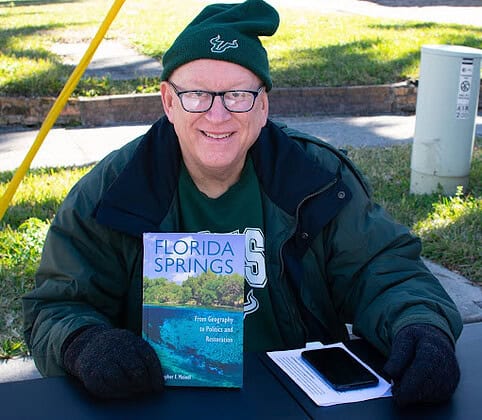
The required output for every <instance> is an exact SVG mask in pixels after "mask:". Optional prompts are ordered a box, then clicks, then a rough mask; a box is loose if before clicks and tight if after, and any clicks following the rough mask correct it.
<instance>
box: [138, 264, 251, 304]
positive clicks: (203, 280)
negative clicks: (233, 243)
mask: <svg viewBox="0 0 482 420" xmlns="http://www.w3.org/2000/svg"><path fill="white" fill-rule="evenodd" d="M143 291H144V303H151V304H168V305H197V306H203V307H213V306H229V307H238V308H239V307H242V305H243V299H244V294H243V292H244V278H243V276H240V275H239V274H231V275H220V274H215V273H213V272H212V271H207V272H205V273H201V274H200V275H199V276H196V277H194V276H189V277H188V278H187V279H186V280H184V281H183V282H182V284H177V283H174V282H170V281H168V280H167V279H165V278H155V279H150V278H147V277H144V284H143Z"/></svg>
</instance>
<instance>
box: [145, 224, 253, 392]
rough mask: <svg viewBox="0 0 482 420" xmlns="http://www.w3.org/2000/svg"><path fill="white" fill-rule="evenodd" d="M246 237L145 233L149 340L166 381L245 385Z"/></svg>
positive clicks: (239, 235) (146, 337) (146, 314)
mask: <svg viewBox="0 0 482 420" xmlns="http://www.w3.org/2000/svg"><path fill="white" fill-rule="evenodd" d="M244 267H245V235H241V234H210V233H196V234H187V233H145V234H144V264H143V310H142V315H143V323H142V325H143V327H142V333H143V337H144V338H145V339H146V340H147V342H148V343H149V344H150V345H151V346H152V347H153V348H154V350H155V351H156V353H157V355H158V357H159V360H160V361H161V365H162V369H163V373H164V379H165V384H166V385H167V386H210V387H233V388H236V387H241V386H242V384H243V302H244Z"/></svg>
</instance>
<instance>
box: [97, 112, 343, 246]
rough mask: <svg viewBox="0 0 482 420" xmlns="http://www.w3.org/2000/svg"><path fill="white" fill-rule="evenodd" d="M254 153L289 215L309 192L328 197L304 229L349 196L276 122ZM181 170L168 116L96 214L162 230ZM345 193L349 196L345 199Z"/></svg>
mask: <svg viewBox="0 0 482 420" xmlns="http://www.w3.org/2000/svg"><path fill="white" fill-rule="evenodd" d="M250 154H251V156H252V159H253V163H254V167H255V170H256V173H257V176H258V179H259V181H260V184H261V188H262V190H263V191H264V193H265V194H266V195H267V196H268V197H269V198H270V200H271V201H272V202H274V203H275V205H276V206H278V207H280V208H281V209H282V210H283V211H284V212H286V213H287V214H289V215H291V216H293V217H295V216H296V213H297V208H298V207H299V205H300V204H301V203H302V201H303V200H304V199H305V197H307V196H310V195H313V196H317V195H320V196H322V197H323V200H314V201H313V200H311V201H310V202H309V203H307V205H306V206H304V208H305V207H306V212H303V214H302V215H299V216H300V217H299V220H300V221H301V222H303V223H302V225H301V226H300V229H302V230H303V231H310V232H311V233H312V234H315V233H316V232H318V231H319V230H320V229H321V227H323V226H324V225H325V224H326V223H328V221H329V220H331V219H332V218H333V217H334V215H336V213H338V211H339V210H340V209H341V208H342V207H343V205H344V204H345V202H347V201H348V199H349V191H347V189H346V188H345V186H344V185H343V184H342V182H341V181H340V180H339V179H338V176H337V174H333V173H331V172H329V171H326V170H324V169H323V168H322V167H321V165H320V164H319V163H317V162H315V160H314V158H313V159H311V158H307V154H306V152H305V151H304V150H303V149H302V147H301V146H300V143H299V142H296V141H294V140H292V139H291V138H290V137H288V136H287V135H286V134H285V133H284V132H283V131H282V130H281V129H280V128H279V127H277V126H276V125H275V124H273V123H272V122H270V121H268V123H267V125H266V126H265V127H264V128H263V129H262V130H261V133H260V136H259V138H258V140H257V141H256V142H255V144H254V145H253V147H252V148H251V149H250ZM179 170H180V148H179V143H178V139H177V136H176V133H175V131H174V127H173V126H172V124H171V123H170V122H169V121H168V120H167V118H166V117H163V118H161V119H160V120H159V121H157V122H156V123H155V124H154V125H153V126H152V127H151V129H150V130H149V131H148V132H147V133H146V134H145V136H144V138H143V139H142V141H141V142H140V143H139V145H138V147H137V149H136V151H135V153H134V154H133V156H132V159H131V160H130V162H129V163H128V164H127V165H126V167H125V168H124V170H123V171H122V172H121V173H120V175H119V176H118V177H117V179H116V180H115V181H114V182H113V184H112V185H111V187H110V188H109V189H108V191H107V192H106V193H105V194H104V196H103V197H102V199H101V201H100V202H99V205H98V206H97V209H96V211H95V214H94V217H95V218H96V220H97V221H98V222H99V223H101V224H103V225H106V226H108V227H110V228H113V229H115V230H119V231H122V232H124V233H127V234H130V235H134V236H140V235H142V233H143V232H155V231H159V229H160V225H161V223H162V220H163V219H164V218H165V217H166V215H167V214H168V212H169V209H170V208H171V205H172V203H173V200H174V199H175V197H176V191H177V181H178V177H179ZM327 187H329V188H327ZM320 191H321V192H320ZM342 191H343V193H344V198H345V200H340V199H339V197H340V192H342ZM310 213H313V214H310Z"/></svg>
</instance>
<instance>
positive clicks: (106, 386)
mask: <svg viewBox="0 0 482 420" xmlns="http://www.w3.org/2000/svg"><path fill="white" fill-rule="evenodd" d="M62 357H63V361H64V366H65V369H66V371H67V372H68V373H70V374H71V375H73V376H75V377H77V378H78V379H80V381H81V382H82V383H83V384H84V386H85V388H86V389H87V390H88V391H89V392H90V393H91V394H93V395H95V396H97V397H99V398H104V399H110V398H127V397H130V396H132V395H139V394H144V393H150V392H159V391H161V390H162V389H163V385H164V378H163V375H162V369H161V364H160V362H159V359H158V357H157V355H156V353H155V352H154V350H153V349H152V347H151V346H150V345H149V344H147V342H146V341H145V340H143V339H142V338H140V337H138V336H136V335H135V334H133V333H132V332H130V331H128V330H123V329H118V328H107V327H106V326H92V327H87V328H84V329H80V330H77V331H75V332H74V333H72V334H71V335H70V336H69V337H68V338H67V340H66V341H65V343H64V345H63V346H62Z"/></svg>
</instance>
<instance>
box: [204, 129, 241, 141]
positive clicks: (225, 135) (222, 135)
mask: <svg viewBox="0 0 482 420" xmlns="http://www.w3.org/2000/svg"><path fill="white" fill-rule="evenodd" d="M202 133H203V134H204V135H205V136H206V137H209V138H211V139H215V140H222V139H226V138H228V137H230V136H231V135H232V134H233V133H219V134H217V133H209V132H207V131H203V132H202Z"/></svg>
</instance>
